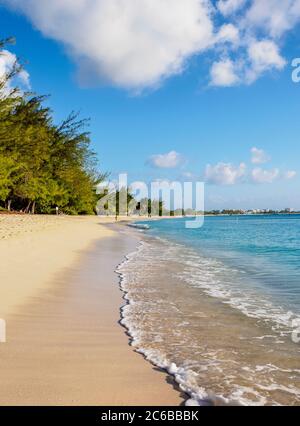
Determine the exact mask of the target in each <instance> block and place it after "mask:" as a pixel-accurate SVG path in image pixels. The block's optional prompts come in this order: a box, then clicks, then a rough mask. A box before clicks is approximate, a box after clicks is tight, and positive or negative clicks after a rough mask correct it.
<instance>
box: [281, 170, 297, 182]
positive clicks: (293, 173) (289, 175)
mask: <svg viewBox="0 0 300 426" xmlns="http://www.w3.org/2000/svg"><path fill="white" fill-rule="evenodd" d="M296 176H297V172H296V171H295V170H288V171H287V172H285V173H284V178H285V179H288V180H291V179H294V178H295V177H296Z"/></svg>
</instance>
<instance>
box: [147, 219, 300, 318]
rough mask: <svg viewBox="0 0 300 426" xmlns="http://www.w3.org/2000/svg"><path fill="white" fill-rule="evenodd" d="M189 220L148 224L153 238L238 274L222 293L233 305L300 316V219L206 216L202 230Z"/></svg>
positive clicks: (274, 313)
mask: <svg viewBox="0 0 300 426" xmlns="http://www.w3.org/2000/svg"><path fill="white" fill-rule="evenodd" d="M186 220H191V219H190V218H174V219H162V220H157V221H143V222H142V223H143V224H147V225H149V230H148V231H147V233H148V234H149V235H152V236H154V237H159V238H162V239H164V240H167V241H168V242H174V243H176V244H180V245H182V247H183V250H182V251H184V247H186V248H189V249H191V248H192V249H193V250H195V252H196V253H198V254H199V257H200V256H201V258H209V259H211V260H215V261H217V262H220V263H221V264H222V265H225V266H226V267H227V268H228V271H229V272H228V274H227V275H229V276H230V271H232V277H233V278H232V282H230V279H228V276H227V277H226V279H225V277H224V289H223V290H224V291H223V293H222V294H225V293H226V294H227V296H228V303H229V304H231V305H232V306H234V305H236V306H235V307H239V308H241V310H243V309H244V312H248V313H251V314H252V315H253V314H254V312H255V310H256V312H257V313H258V314H259V313H260V314H262V312H263V315H262V316H265V317H268V315H270V317H271V316H272V315H273V317H274V319H275V317H277V320H278V321H279V322H280V321H282V322H284V321H286V322H288V321H291V320H292V319H293V318H296V317H297V318H298V317H299V316H300V215H262V216H218V217H206V218H205V222H204V226H203V227H201V228H199V229H187V228H186V226H185V222H186ZM233 272H234V274H233ZM195 280H196V278H195ZM218 281H220V279H219V280H218ZM221 281H222V279H221ZM196 284H197V282H196V281H195V285H196ZM225 284H226V288H225ZM221 285H222V282H221ZM220 288H221V287H220V285H219V287H218V291H219V290H220ZM213 291H214V288H213V286H212V288H211V293H210V294H213ZM219 293H220V291H219ZM224 299H226V298H225V296H224ZM229 299H230V300H229ZM244 299H245V300H244ZM260 302H261V303H260ZM270 303H272V306H271V305H270ZM263 304H264V306H263ZM273 308H274V309H273Z"/></svg>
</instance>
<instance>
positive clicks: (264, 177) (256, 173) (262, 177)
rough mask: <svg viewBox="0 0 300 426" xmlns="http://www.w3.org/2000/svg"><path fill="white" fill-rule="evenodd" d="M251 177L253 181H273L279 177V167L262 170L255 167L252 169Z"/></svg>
mask: <svg viewBox="0 0 300 426" xmlns="http://www.w3.org/2000/svg"><path fill="white" fill-rule="evenodd" d="M251 177H252V180H253V182H254V183H273V182H274V180H276V179H278V178H279V177H280V172H279V169H273V170H264V169H261V168H255V169H253V170H252V173H251Z"/></svg>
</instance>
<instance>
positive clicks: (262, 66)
mask: <svg viewBox="0 0 300 426" xmlns="http://www.w3.org/2000/svg"><path fill="white" fill-rule="evenodd" d="M248 56H249V60H250V63H251V68H250V69H249V70H248V71H247V79H248V81H249V82H250V83H252V82H253V81H255V80H257V78H258V77H259V76H260V75H261V74H263V73H264V72H265V71H269V70H272V69H277V70H282V69H283V68H284V67H285V65H286V60H285V59H284V58H283V57H282V56H281V55H280V53H279V48H278V46H277V45H276V44H275V43H274V42H273V41H271V40H262V41H254V42H252V43H250V45H249V47H248Z"/></svg>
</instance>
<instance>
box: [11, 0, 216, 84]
mask: <svg viewBox="0 0 300 426" xmlns="http://www.w3.org/2000/svg"><path fill="white" fill-rule="evenodd" d="M5 2H6V3H7V4H8V5H11V6H13V7H16V8H17V9H19V10H21V11H22V12H23V13H25V14H26V15H27V16H28V17H29V19H31V21H32V22H33V23H34V24H35V26H36V27H37V28H38V29H39V30H41V31H42V32H43V34H44V35H46V36H48V37H52V38H54V39H56V40H58V41H60V42H62V43H64V44H65V46H66V48H67V51H68V52H69V53H70V54H71V56H72V57H73V58H75V60H76V61H77V63H78V65H79V67H80V68H81V73H82V74H84V71H86V70H87V69H90V70H92V73H93V75H96V76H97V77H98V78H101V79H104V80H106V81H108V82H109V83H110V84H113V85H115V86H121V87H125V88H129V89H135V90H141V89H143V88H147V87H153V86H156V85H158V84H159V83H161V81H162V80H164V79H165V78H167V77H169V76H171V75H174V74H178V73H181V72H182V71H183V70H184V67H185V65H186V61H187V60H188V59H189V58H190V57H191V56H192V55H194V54H197V53H200V52H202V51H203V50H205V49H207V48H208V47H209V46H210V45H211V44H212V42H213V22H212V18H211V3H210V1H207V0H185V1H182V0H109V1H107V0H93V1H90V0H64V1H61V0H51V1H48V0H27V1H24V0H5Z"/></svg>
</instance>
